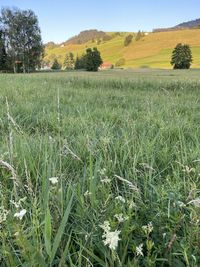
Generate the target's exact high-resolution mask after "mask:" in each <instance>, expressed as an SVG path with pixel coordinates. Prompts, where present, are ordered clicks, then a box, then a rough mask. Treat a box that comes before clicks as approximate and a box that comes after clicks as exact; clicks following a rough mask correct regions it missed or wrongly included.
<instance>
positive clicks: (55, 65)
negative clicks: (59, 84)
mask: <svg viewBox="0 0 200 267" xmlns="http://www.w3.org/2000/svg"><path fill="white" fill-rule="evenodd" d="M51 69H52V70H60V69H61V65H60V64H59V62H58V60H57V59H54V61H53V64H52V66H51Z"/></svg>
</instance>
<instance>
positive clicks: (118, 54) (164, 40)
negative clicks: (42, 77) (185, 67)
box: [44, 29, 200, 68]
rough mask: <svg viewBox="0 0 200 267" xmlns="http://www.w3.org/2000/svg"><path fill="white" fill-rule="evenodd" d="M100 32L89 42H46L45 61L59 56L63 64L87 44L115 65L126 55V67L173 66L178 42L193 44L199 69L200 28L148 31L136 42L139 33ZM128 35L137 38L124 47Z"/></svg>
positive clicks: (196, 64) (82, 51)
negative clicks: (65, 59) (71, 54)
mask: <svg viewBox="0 0 200 267" xmlns="http://www.w3.org/2000/svg"><path fill="white" fill-rule="evenodd" d="M93 31H94V30H93ZM88 32H89V31H87V34H88ZM96 32H98V31H96ZM98 33H100V34H101V35H102V36H101V37H100V36H98V37H97V38H95V36H93V37H92V38H91V39H90V40H89V41H86V42H84V41H82V43H80V44H78V43H77V38H76V39H75V40H76V41H74V39H73V38H72V39H70V40H73V42H70V41H69V40H68V41H67V42H64V43H62V44H59V45H55V44H53V43H49V44H47V45H46V48H45V58H44V60H45V62H46V63H50V62H52V61H53V60H54V58H57V59H58V61H59V62H60V63H63V60H64V57H65V55H66V53H69V52H73V53H74V54H75V56H76V55H81V54H82V53H84V51H85V49H86V48H88V47H97V48H98V49H99V50H100V52H101V54H102V58H103V60H104V61H108V62H110V63H112V64H114V65H115V64H116V62H117V61H119V59H122V58H123V59H124V60H125V63H124V66H123V67H125V68H128V67H136V68H141V67H150V68H171V65H170V59H171V53H172V50H173V48H174V47H175V46H176V44H177V43H187V44H189V45H190V46H191V48H192V52H193V58H194V61H193V65H192V67H193V68H200V38H199V37H200V29H186V30H176V31H167V32H152V33H146V34H145V36H143V37H142V38H141V39H140V40H138V41H136V33H130V32H115V33H113V32H107V33H103V32H98ZM128 34H133V36H134V38H133V41H132V43H131V44H130V45H128V46H127V47H125V46H124V39H125V37H126V36H127V35H128ZM79 36H80V35H79ZM81 36H82V35H81ZM105 36H106V37H105ZM76 37H77V36H76ZM82 37H83V36H82Z"/></svg>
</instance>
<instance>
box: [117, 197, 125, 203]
mask: <svg viewBox="0 0 200 267" xmlns="http://www.w3.org/2000/svg"><path fill="white" fill-rule="evenodd" d="M115 199H116V200H119V201H121V202H122V203H125V202H126V200H125V198H123V197H122V196H118V197H116V198H115Z"/></svg>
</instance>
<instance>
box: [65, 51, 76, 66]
mask: <svg viewBox="0 0 200 267" xmlns="http://www.w3.org/2000/svg"><path fill="white" fill-rule="evenodd" d="M74 64H75V61H74V54H73V53H72V52H70V53H69V54H67V55H66V57H65V60H64V63H63V66H64V68H65V69H68V70H72V69H74Z"/></svg>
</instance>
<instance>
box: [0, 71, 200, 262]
mask: <svg viewBox="0 0 200 267" xmlns="http://www.w3.org/2000/svg"><path fill="white" fill-rule="evenodd" d="M0 92H1V95H0V131H1V135H0V144H1V145H0V177H1V180H0V247H1V249H0V263H1V264H0V265H1V266H33V267H35V266H42V267H43V266H44V267H45V266H60V267H61V266H70V267H71V266H78V267H82V266H107V267H112V266H113V267H114V266H123V267H132V266H194V267H197V266H199V265H200V252H199V247H200V236H199V233H200V225H199V216H200V190H199V188H200V182H199V175H200V141H199V140H200V131H199V119H200V105H199V104H200V103H199V102H200V98H199V96H200V84H199V81H198V80H196V81H186V80H185V81H182V82H181V81H178V80H176V79H175V78H174V79H169V80H166V79H165V81H163V82H162V81H160V80H157V79H151V80H149V79H148V80H147V79H138V80H131V79H128V80H126V79H123V78H121V79H117V78H116V79H113V78H109V77H108V78H106V79H102V78H101V77H96V76H95V77H77V75H76V76H73V75H69V76H68V75H67V74H55V75H54V74H40V75H39V74H34V75H27V76H26V75H25V76H24V75H16V76H14V75H1V79H0ZM52 177H53V179H54V180H53V181H54V182H55V183H54V184H53V183H52V179H50V178H52ZM49 179H50V180H49ZM22 210H26V214H25V215H24V216H22V217H21V219H20V217H19V216H17V215H16V213H19V212H20V211H22ZM120 218H121V220H120ZM106 221H108V222H109V225H110V231H111V232H114V231H119V241H118V242H117V246H116V249H111V248H110V247H109V244H107V245H106V244H105V243H104V241H105V235H104V234H105V232H104V230H103V229H102V225H103V224H104V223H105V222H106Z"/></svg>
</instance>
